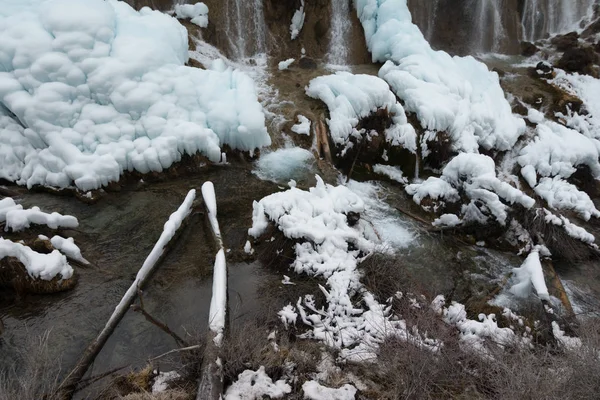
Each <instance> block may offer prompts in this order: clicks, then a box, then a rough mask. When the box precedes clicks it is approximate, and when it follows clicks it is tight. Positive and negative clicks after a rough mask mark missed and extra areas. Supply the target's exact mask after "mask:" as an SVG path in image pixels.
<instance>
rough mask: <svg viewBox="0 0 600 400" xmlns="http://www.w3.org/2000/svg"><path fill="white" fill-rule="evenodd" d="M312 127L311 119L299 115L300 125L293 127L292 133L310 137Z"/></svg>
mask: <svg viewBox="0 0 600 400" xmlns="http://www.w3.org/2000/svg"><path fill="white" fill-rule="evenodd" d="M310 126H311V122H310V119H308V118H306V117H305V116H304V115H298V123H297V124H296V125H294V126H292V132H294V133H297V134H299V135H310Z"/></svg>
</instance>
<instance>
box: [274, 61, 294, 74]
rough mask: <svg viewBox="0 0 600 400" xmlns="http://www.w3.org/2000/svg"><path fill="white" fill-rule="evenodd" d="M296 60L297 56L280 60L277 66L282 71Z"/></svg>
mask: <svg viewBox="0 0 600 400" xmlns="http://www.w3.org/2000/svg"><path fill="white" fill-rule="evenodd" d="M294 61H296V59H295V58H288V59H287V60H284V61H281V62H279V64H278V66H277V67H278V68H279V70H280V71H283V70H286V69H288V68H289V66H290V65H292V63H293V62H294Z"/></svg>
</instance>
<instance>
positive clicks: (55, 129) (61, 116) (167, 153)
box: [0, 0, 271, 190]
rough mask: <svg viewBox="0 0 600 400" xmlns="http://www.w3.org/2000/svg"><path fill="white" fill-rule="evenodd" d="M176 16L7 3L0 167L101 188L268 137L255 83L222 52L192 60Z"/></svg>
mask: <svg viewBox="0 0 600 400" xmlns="http://www.w3.org/2000/svg"><path fill="white" fill-rule="evenodd" d="M187 51H188V48H187V31H186V29H185V28H184V27H183V26H181V25H180V24H179V23H178V22H177V20H176V19H174V18H172V17H170V16H168V15H165V14H162V13H160V12H157V11H152V10H150V9H147V8H144V9H142V10H141V11H139V12H137V11H135V10H133V9H132V8H131V7H130V6H128V5H127V4H126V3H125V2H121V1H116V0H109V1H102V0H89V1H85V2H82V1H77V0H32V1H28V2H16V1H11V2H8V4H4V5H3V6H2V9H0V178H4V179H8V180H11V181H15V182H18V183H19V184H23V185H25V184H26V185H28V186H30V187H31V186H33V185H49V186H57V187H66V186H70V185H72V184H74V185H76V186H77V187H78V188H80V189H82V190H89V189H95V188H98V187H100V186H102V185H106V184H107V183H108V182H110V181H116V180H118V179H119V176H120V175H121V174H122V173H123V172H125V171H133V170H136V171H139V172H142V173H146V172H150V171H161V170H163V169H165V168H168V167H169V166H170V165H172V164H173V163H174V162H176V161H179V160H180V159H181V157H182V155H183V154H194V153H196V152H200V153H201V154H203V155H205V156H207V157H208V158H209V159H210V160H212V161H219V159H220V157H221V146H222V145H228V146H230V147H231V148H234V149H239V150H242V151H250V152H252V151H253V150H255V149H256V148H260V147H262V146H265V145H269V144H270V142H271V140H270V138H269V136H268V134H267V130H266V127H265V123H264V114H263V111H262V108H261V106H260V104H259V103H258V100H257V96H256V92H255V88H254V84H253V82H252V80H251V79H250V78H249V77H248V76H247V75H245V74H244V73H242V72H240V71H237V70H232V69H231V68H226V67H225V66H224V64H223V63H222V62H219V61H216V62H215V64H214V65H213V68H212V69H210V70H200V69H196V68H190V67H186V66H185V65H184V64H185V63H186V62H187V59H188V53H187Z"/></svg>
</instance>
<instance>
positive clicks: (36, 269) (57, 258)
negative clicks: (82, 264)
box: [0, 237, 73, 281]
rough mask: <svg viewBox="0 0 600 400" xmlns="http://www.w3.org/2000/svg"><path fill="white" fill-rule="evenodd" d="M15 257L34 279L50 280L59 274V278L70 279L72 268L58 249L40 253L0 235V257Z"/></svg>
mask: <svg viewBox="0 0 600 400" xmlns="http://www.w3.org/2000/svg"><path fill="white" fill-rule="evenodd" d="M5 257H15V258H16V259H18V260H19V261H20V262H21V263H22V264H23V265H24V266H25V268H26V269H27V272H28V273H29V276H31V277H32V278H35V279H42V280H44V281H50V280H52V279H54V278H55V277H57V276H59V275H60V278H61V279H70V278H71V277H72V276H73V268H72V267H71V266H70V265H69V263H68V262H67V257H65V256H64V255H62V254H61V253H60V252H59V251H58V250H53V251H52V253H50V254H42V253H38V252H36V251H34V250H32V249H31V248H30V247H27V246H25V245H23V244H21V243H15V242H12V241H10V240H7V239H4V238H2V237H0V259H2V258H5Z"/></svg>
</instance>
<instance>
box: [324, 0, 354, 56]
mask: <svg viewBox="0 0 600 400" xmlns="http://www.w3.org/2000/svg"><path fill="white" fill-rule="evenodd" d="M331 12H332V15H331V29H330V32H331V35H330V36H331V37H330V38H329V52H328V54H329V60H328V61H329V62H330V63H331V64H335V65H346V64H347V63H348V55H349V54H348V53H349V51H348V50H349V47H350V46H349V41H350V33H351V32H350V30H351V29H352V26H351V24H352V20H351V19H350V12H351V10H350V1H348V0H331Z"/></svg>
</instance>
